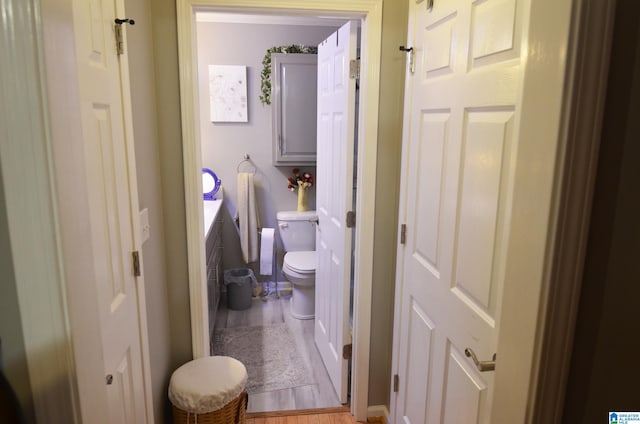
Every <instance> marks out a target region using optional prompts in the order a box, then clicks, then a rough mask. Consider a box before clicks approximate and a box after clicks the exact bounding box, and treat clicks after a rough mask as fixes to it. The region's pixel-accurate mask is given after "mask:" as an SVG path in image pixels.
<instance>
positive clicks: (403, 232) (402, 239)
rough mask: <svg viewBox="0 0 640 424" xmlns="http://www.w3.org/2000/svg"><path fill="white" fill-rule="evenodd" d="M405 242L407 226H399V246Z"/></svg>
mask: <svg viewBox="0 0 640 424" xmlns="http://www.w3.org/2000/svg"><path fill="white" fill-rule="evenodd" d="M406 242H407V224H402V225H400V244H405V243H406Z"/></svg>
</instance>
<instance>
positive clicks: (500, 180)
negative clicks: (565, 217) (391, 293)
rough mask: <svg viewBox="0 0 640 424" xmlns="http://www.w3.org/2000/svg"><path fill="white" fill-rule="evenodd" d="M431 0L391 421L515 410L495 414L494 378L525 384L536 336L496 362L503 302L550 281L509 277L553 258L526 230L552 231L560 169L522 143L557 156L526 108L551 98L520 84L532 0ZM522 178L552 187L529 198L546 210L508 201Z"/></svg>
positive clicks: (417, 422)
mask: <svg viewBox="0 0 640 424" xmlns="http://www.w3.org/2000/svg"><path fill="white" fill-rule="evenodd" d="M427 3H428V2H413V1H412V2H410V4H411V6H410V18H409V20H410V32H409V37H408V39H409V40H410V41H409V42H410V43H411V44H410V46H411V47H413V54H414V55H415V57H414V61H415V73H413V74H411V73H407V89H406V91H405V93H406V97H405V104H406V107H405V113H406V114H408V115H409V116H407V117H406V118H405V128H404V140H403V142H404V152H403V167H402V169H403V172H404V174H403V176H402V188H403V194H402V199H401V213H400V217H401V218H400V219H401V224H406V228H405V230H406V231H402V232H403V233H405V237H402V238H404V240H401V243H404V244H400V245H399V249H398V280H399V282H398V287H399V290H398V292H397V293H398V295H397V296H398V299H397V300H396V308H397V311H396V317H399V320H398V321H397V323H396V333H397V336H396V340H397V341H398V342H399V345H398V346H396V347H395V348H394V357H395V358H394V368H395V370H394V371H395V372H396V373H397V382H398V384H397V385H396V386H397V390H398V391H397V393H396V395H395V398H392V402H391V403H392V414H393V417H392V421H393V422H396V423H406V424H409V423H413V424H423V423H465V424H471V423H485V424H489V423H492V422H494V423H497V422H507V421H496V420H495V419H492V408H493V406H494V405H493V398H494V394H495V395H497V392H495V393H494V383H496V385H495V387H496V388H497V387H498V386H497V382H498V376H500V378H502V380H501V381H502V382H503V383H505V382H509V378H511V381H510V383H512V384H511V387H512V390H520V388H519V385H521V383H519V382H518V381H514V379H516V380H517V377H515V373H514V370H517V371H518V372H519V371H520V370H522V372H523V373H524V374H525V375H526V374H527V373H528V372H529V371H530V370H531V367H532V353H531V350H528V349H530V348H531V349H533V348H532V347H531V346H529V345H528V343H530V339H531V338H533V336H531V337H530V339H529V340H528V341H527V343H524V344H527V346H526V347H525V346H513V349H510V351H511V352H510V353H511V355H509V356H510V357H509V359H510V360H511V365H514V364H515V365H516V367H515V368H511V367H507V368H502V369H503V370H506V371H503V372H502V374H498V373H500V367H501V357H500V355H501V352H499V351H498V339H499V336H502V335H504V333H501V330H502V329H504V328H506V327H508V325H505V323H504V321H501V319H502V313H503V312H504V311H506V310H508V309H507V306H511V305H514V303H510V302H514V301H515V300H516V299H518V300H517V301H518V302H519V301H520V298H519V297H518V296H522V293H523V291H532V292H534V293H537V292H539V287H540V284H541V281H542V280H541V278H540V279H536V278H531V279H530V280H531V281H530V282H526V281H525V280H526V279H527V278H523V279H521V280H520V281H513V280H509V281H508V280H507V277H506V276H507V275H509V272H511V273H515V272H514V269H518V267H519V268H520V269H522V266H523V264H526V266H528V267H529V268H532V269H533V272H532V275H542V274H543V272H542V271H543V264H542V262H537V261H536V262H535V264H532V261H533V259H534V258H538V257H544V248H545V246H544V243H541V244H536V243H531V240H534V239H535V240H537V239H538V238H540V237H539V236H540V235H542V240H543V241H544V237H546V234H547V232H548V231H549V227H548V216H549V201H548V199H550V197H551V185H550V184H548V182H549V181H550V178H551V177H550V176H549V175H551V176H552V172H553V167H552V166H549V167H547V166H544V167H541V166H540V164H539V163H538V164H535V163H534V164H531V162H527V160H529V161H531V160H533V158H532V157H531V156H529V158H527V157H524V156H525V155H523V154H522V153H521V152H525V151H528V152H539V151H540V150H541V149H548V151H549V152H550V153H549V157H550V158H553V152H555V143H557V134H554V135H553V136H555V137H556V139H554V138H553V136H551V137H548V136H546V135H545V136H543V135H542V133H540V136H539V137H538V139H536V137H528V136H526V134H524V133H522V132H521V129H520V128H519V124H520V123H521V122H522V120H523V113H522V111H523V109H526V110H527V111H528V113H538V111H539V110H541V108H544V107H545V101H547V100H546V99H544V98H540V97H541V96H542V95H541V94H538V96H537V97H536V95H532V96H530V97H528V98H527V101H528V102H525V101H523V96H522V92H523V86H524V82H525V81H527V79H526V77H527V75H528V74H527V73H526V60H525V58H526V55H527V54H531V53H530V52H529V51H528V50H529V49H528V47H527V45H526V42H527V40H528V37H527V33H526V31H527V28H528V26H527V24H526V22H528V20H529V16H528V11H529V2H528V1H526V0H524V1H518V0H499V1H491V0H490V1H485V2H480V1H478V2H472V1H467V0H464V1H462V0H440V1H437V0H436V2H435V5H434V6H433V9H432V10H429V9H428V4H427ZM556 27H557V26H556ZM561 35H562V34H560V36H558V39H561V38H562V37H561ZM540 51H545V50H544V49H540ZM545 53H546V54H547V55H549V54H550V53H549V52H547V51H545ZM554 84H555V82H554ZM558 115H559V114H558ZM558 119H559V118H558ZM555 124H556V123H555V122H551V121H549V125H555ZM536 156H538V155H536ZM543 168H544V169H543ZM523 171H525V172H523ZM516 177H517V178H516ZM516 181H517V182H518V184H516ZM523 183H524V185H525V186H526V187H528V189H527V191H526V196H525V197H526V198H530V199H545V201H540V202H537V203H536V202H529V201H528V200H526V201H525V202H524V203H532V204H533V206H531V205H527V207H529V208H530V209H529V211H531V208H536V207H537V208H538V210H539V211H540V214H539V215H538V210H536V211H535V214H532V213H529V212H527V214H529V215H531V216H533V215H535V216H536V219H532V218H530V219H528V220H527V219H523V216H522V211H521V212H520V213H521V215H520V216H515V214H514V212H513V211H514V208H515V207H516V202H515V201H514V199H515V198H516V197H517V196H516V193H517V191H516V187H520V186H521V185H522V184H523ZM520 199H521V203H520V204H519V205H518V207H520V209H522V203H523V202H522V197H520ZM545 208H546V209H545ZM538 216H541V217H542V219H537V217H538ZM514 233H518V234H524V235H525V239H527V244H529V248H528V249H514V248H513V238H511V239H510V235H511V234H514ZM534 265H535V267H534ZM516 274H517V273H516ZM518 285H519V286H518ZM536 285H537V289H538V290H537V289H536ZM505 287H508V288H509V290H505ZM514 287H520V288H519V289H513V288H514ZM507 293H508V294H509V295H510V296H507ZM535 301H536V299H535V296H531V298H530V302H531V303H532V304H534V305H535V303H534V302H535ZM510 309H513V307H511V308H510ZM537 314H538V309H537V308H535V307H534V308H529V309H523V310H521V313H520V316H519V317H518V319H519V320H520V321H521V323H522V324H523V328H524V324H526V325H527V328H529V323H535V322H537ZM398 323H399V324H398ZM511 327H513V325H511ZM500 342H501V346H502V345H503V344H504V345H509V341H508V340H506V339H504V340H501V341H500ZM514 344H515V345H518V344H519V343H518V342H515V341H514V340H512V343H511V345H514ZM470 351H473V352H475V355H476V356H477V359H478V360H479V361H491V360H492V358H493V356H494V354H496V353H497V361H496V365H495V366H496V371H492V370H490V369H484V370H483V369H481V367H477V366H476V365H475V364H474V361H473V360H472V359H473V358H472V357H470V356H469V355H467V354H466V352H470ZM516 352H517V353H516ZM503 361H504V360H503ZM503 364H505V363H504V362H503ZM510 375H514V377H510ZM505 386H508V384H506V385H505ZM523 390H524V391H526V390H528V388H526V387H525V388H524V389H523ZM516 398H518V399H520V398H522V396H521V393H518V394H517V396H514V397H513V399H516ZM524 398H525V399H526V393H524ZM503 403H504V404H501V405H500V407H501V408H502V409H508V408H521V410H520V411H516V412H515V415H517V416H522V417H523V416H524V415H525V413H524V409H525V407H526V406H522V405H523V404H519V403H518V402H511V403H512V405H507V404H506V403H509V402H503ZM518 421H519V420H518ZM509 422H514V421H509ZM519 422H524V420H523V421H519Z"/></svg>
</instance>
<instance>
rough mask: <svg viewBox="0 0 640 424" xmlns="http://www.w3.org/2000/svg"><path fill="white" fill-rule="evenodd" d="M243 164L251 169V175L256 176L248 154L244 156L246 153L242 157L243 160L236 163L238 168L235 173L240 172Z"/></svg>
mask: <svg viewBox="0 0 640 424" xmlns="http://www.w3.org/2000/svg"><path fill="white" fill-rule="evenodd" d="M245 162H247V163H248V164H249V165H251V167H252V168H253V171H251V173H252V174H253V175H256V171H257V169H256V166H255V165H254V164H253V162H251V158H250V157H249V155H248V154H246V153H245V155H244V159H242V160H241V161H240V163H238V167H237V168H236V171H237V172H240V166H241V165H242V164H243V163H245Z"/></svg>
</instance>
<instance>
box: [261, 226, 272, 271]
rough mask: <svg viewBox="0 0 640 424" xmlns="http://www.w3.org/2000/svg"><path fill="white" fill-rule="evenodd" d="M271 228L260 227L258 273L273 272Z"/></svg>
mask: <svg viewBox="0 0 640 424" xmlns="http://www.w3.org/2000/svg"><path fill="white" fill-rule="evenodd" d="M274 234H275V230H274V229H273V228H263V229H262V239H261V240H260V275H271V274H272V272H273V238H274Z"/></svg>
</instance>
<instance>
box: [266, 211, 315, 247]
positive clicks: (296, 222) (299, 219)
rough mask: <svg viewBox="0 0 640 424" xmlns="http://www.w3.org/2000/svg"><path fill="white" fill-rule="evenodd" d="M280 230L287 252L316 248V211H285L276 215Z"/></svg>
mask: <svg viewBox="0 0 640 424" xmlns="http://www.w3.org/2000/svg"><path fill="white" fill-rule="evenodd" d="M276 218H277V220H278V231H279V232H280V238H281V239H282V244H283V245H284V250H285V251H286V252H299V251H303V250H316V223H317V222H318V215H317V214H316V211H305V212H296V211H290V212H289V211H284V212H278V213H277V215H276Z"/></svg>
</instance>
